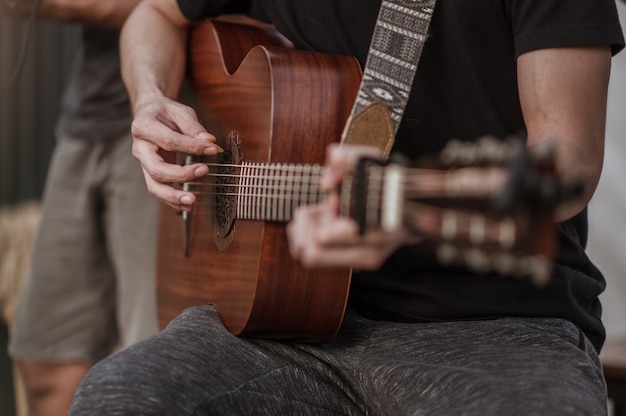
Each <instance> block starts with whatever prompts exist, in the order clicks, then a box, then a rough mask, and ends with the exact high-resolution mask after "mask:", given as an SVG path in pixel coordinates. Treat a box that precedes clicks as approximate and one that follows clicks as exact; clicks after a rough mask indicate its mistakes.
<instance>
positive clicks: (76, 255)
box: [10, 0, 158, 415]
mask: <svg viewBox="0 0 626 416" xmlns="http://www.w3.org/2000/svg"><path fill="white" fill-rule="evenodd" d="M136 4H137V1H134V0H117V1H89V0H87V1H69V2H68V1H57V0H42V1H41V3H40V8H39V11H38V16H39V17H41V18H46V19H55V20H58V21H62V22H68V23H80V24H81V25H82V33H81V42H82V43H81V45H80V48H79V50H78V53H77V56H76V61H75V65H74V66H73V73H72V76H71V79H70V82H69V85H68V87H67V89H66V91H65V94H64V97H63V100H62V103H61V112H60V117H59V119H58V124H57V132H56V133H57V137H56V138H57V143H56V147H55V150H54V153H53V155H52V160H51V164H50V169H49V172H48V176H47V182H46V186H45V191H44V196H43V212H42V219H41V225H40V227H39V230H38V236H37V240H36V243H35V245H34V252H33V256H32V264H31V271H30V275H29V276H28V279H27V281H26V283H25V287H24V291H23V295H22V297H21V300H20V303H19V308H18V311H17V317H16V320H15V326H14V330H13V333H12V336H11V340H10V354H11V356H12V358H13V359H14V360H15V361H16V362H17V363H18V366H19V369H20V373H21V375H22V377H23V380H24V384H25V388H26V392H27V399H28V403H29V408H30V414H32V415H65V414H67V411H68V409H69V405H70V403H71V399H72V397H73V395H74V391H75V389H76V386H77V385H78V383H79V381H80V380H81V378H82V377H83V376H84V374H85V373H86V372H87V371H88V369H89V368H90V367H91V366H92V365H93V364H94V363H95V362H97V361H99V360H100V359H102V358H104V357H106V356H107V355H109V354H110V353H111V352H112V351H113V350H114V348H116V347H126V346H128V345H130V344H132V343H134V342H137V341H139V340H141V339H143V338H146V337H147V336H149V335H151V334H153V333H154V332H156V331H157V319H156V299H155V298H156V296H155V278H154V275H155V266H154V264H155V247H156V246H155V244H156V231H155V227H156V217H157V211H158V204H157V202H156V201H155V199H154V198H152V197H151V196H150V195H149V194H148V193H147V192H146V190H145V185H144V181H143V177H142V173H141V169H140V168H139V165H138V164H137V162H136V160H135V159H133V158H132V156H131V155H130V151H131V142H132V141H131V138H130V122H131V113H130V106H129V99H128V95H127V93H126V90H125V88H124V84H123V83H122V80H121V76H120V62H119V48H118V42H119V30H120V28H121V26H122V23H123V22H124V21H125V19H126V17H127V16H128V14H129V13H130V12H131V10H132V9H133V7H135V5H136ZM12 5H13V6H14V7H15V9H16V10H18V9H19V10H22V11H24V12H27V13H30V11H29V10H28V7H27V6H31V7H32V2H19V1H18V2H12Z"/></svg>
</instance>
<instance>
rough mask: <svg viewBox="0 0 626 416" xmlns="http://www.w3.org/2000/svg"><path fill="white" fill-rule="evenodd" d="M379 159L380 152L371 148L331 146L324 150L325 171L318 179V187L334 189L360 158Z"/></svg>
mask: <svg viewBox="0 0 626 416" xmlns="http://www.w3.org/2000/svg"><path fill="white" fill-rule="evenodd" d="M364 157H369V158H381V157H382V155H381V152H380V150H378V149H377V148H375V147H372V146H357V145H340V144H337V143H335V144H331V145H330V146H328V148H327V150H326V163H325V167H326V168H325V169H324V170H323V171H322V176H321V178H320V187H321V188H322V189H324V190H330V189H334V188H335V187H336V186H337V185H339V184H340V183H341V182H342V181H343V178H344V177H345V176H346V175H347V174H348V173H349V172H351V171H352V170H353V169H354V166H355V165H356V163H357V161H358V160H359V159H361V158H364Z"/></svg>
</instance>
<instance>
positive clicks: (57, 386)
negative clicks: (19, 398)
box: [17, 362, 91, 416]
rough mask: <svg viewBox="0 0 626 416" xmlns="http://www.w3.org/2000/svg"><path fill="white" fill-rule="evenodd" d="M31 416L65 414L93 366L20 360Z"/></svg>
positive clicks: (63, 415) (61, 415) (19, 365)
mask: <svg viewBox="0 0 626 416" xmlns="http://www.w3.org/2000/svg"><path fill="white" fill-rule="evenodd" d="M17 365H18V368H19V371H20V374H21V375H22V378H23V381H24V388H25V391H26V398H27V401H28V409H29V414H30V416H65V415H67V413H68V410H69V408H70V404H71V403H72V398H73V397H74V392H75V391H76V388H77V387H78V384H79V383H80V381H81V380H82V378H83V377H84V375H85V374H86V373H87V371H89V368H90V367H91V366H90V365H89V364H84V363H64V364H48V363H34V362H18V363H17Z"/></svg>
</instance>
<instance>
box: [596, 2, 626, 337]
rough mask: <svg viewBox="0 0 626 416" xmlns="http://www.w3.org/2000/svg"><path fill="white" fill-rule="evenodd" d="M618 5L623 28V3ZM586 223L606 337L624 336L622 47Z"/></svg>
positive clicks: (625, 65) (625, 101) (625, 96)
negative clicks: (603, 283) (602, 280)
mask: <svg viewBox="0 0 626 416" xmlns="http://www.w3.org/2000/svg"><path fill="white" fill-rule="evenodd" d="M617 3H618V4H617V7H618V11H619V13H620V21H621V23H622V28H623V29H624V30H626V3H625V2H623V1H618V2H617ZM589 222H590V234H589V246H588V253H589V255H590V256H591V258H592V259H593V260H594V262H595V263H596V265H597V266H598V267H599V268H600V270H602V271H603V272H604V275H605V277H606V280H607V290H606V291H605V292H604V294H603V295H602V296H601V299H602V302H603V305H604V323H605V325H606V328H607V332H608V334H609V335H610V336H626V51H622V52H620V53H619V54H618V55H617V56H616V57H614V58H613V67H612V69H611V84H610V87H609V108H608V119H607V129H606V149H605V159H604V170H603V173H602V177H601V179H600V184H599V186H598V190H597V191H596V194H595V195H594V197H593V199H592V201H591V204H590V206H589Z"/></svg>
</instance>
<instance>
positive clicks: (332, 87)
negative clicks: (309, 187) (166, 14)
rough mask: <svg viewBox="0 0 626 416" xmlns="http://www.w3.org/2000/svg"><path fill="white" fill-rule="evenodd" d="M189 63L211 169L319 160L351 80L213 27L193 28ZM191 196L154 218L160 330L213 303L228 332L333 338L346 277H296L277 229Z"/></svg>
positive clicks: (336, 68)
mask: <svg viewBox="0 0 626 416" xmlns="http://www.w3.org/2000/svg"><path fill="white" fill-rule="evenodd" d="M255 45H263V46H255ZM189 55H190V62H189V65H190V76H191V80H192V86H193V89H194V91H195V93H196V94H197V97H196V98H197V103H196V109H197V111H198V114H199V116H200V118H201V121H202V122H203V123H205V125H206V126H207V128H208V129H209V131H210V132H211V133H213V134H215V135H216V137H218V143H219V144H220V145H221V146H222V147H223V148H224V149H226V152H225V153H224V154H223V155H219V156H218V159H216V160H217V163H225V164H235V165H238V164H239V163H241V162H250V163H254V162H258V163H307V164H310V163H322V162H323V159H324V155H325V149H326V146H327V145H328V144H329V143H331V142H333V141H337V140H338V139H339V138H340V136H341V132H342V128H343V126H344V125H345V122H346V120H347V118H348V116H349V113H350V110H351V108H352V104H353V102H354V98H355V96H356V93H357V91H358V87H359V83H360V77H361V71H360V67H359V65H358V63H357V61H356V60H354V59H353V58H349V57H344V56H334V55H325V54H319V53H313V52H304V51H297V50H293V49H289V48H288V45H287V44H286V42H285V41H284V40H282V39H281V38H280V36H277V35H276V34H274V33H272V32H271V31H269V30H267V29H259V28H257V27H252V26H245V25H236V24H232V23H224V22H217V21H204V22H202V23H200V24H198V25H197V26H196V27H195V28H194V29H193V31H192V36H191V39H190V53H189ZM219 158H221V159H219ZM210 170H214V168H213V167H210ZM199 189H205V190H206V189H212V188H211V187H210V186H208V187H207V188H199ZM192 190H193V189H192ZM197 195H198V202H197V204H196V207H195V208H194V211H193V212H192V213H191V215H189V216H187V219H186V221H182V219H181V218H182V217H181V215H177V214H176V213H175V212H174V211H173V210H172V209H171V208H169V207H166V206H163V207H162V209H161V214H160V224H159V232H160V234H159V241H158V260H157V273H158V275H157V298H158V300H157V302H158V311H159V321H160V324H161V326H165V325H166V324H167V323H168V322H169V321H170V320H171V319H172V318H174V317H175V316H177V315H178V314H180V313H181V312H182V311H183V310H184V309H185V308H186V307H189V306H193V305H203V304H207V303H213V304H215V306H216V308H217V310H218V311H219V313H220V316H221V318H222V320H223V322H224V324H225V326H226V327H227V328H228V330H229V331H230V332H232V333H233V334H236V335H240V336H254V337H263V338H273V339H294V340H300V341H306V342H325V341H329V340H331V339H332V338H333V337H334V336H335V334H336V333H337V331H338V329H339V326H340V324H341V321H342V319H343V314H344V311H345V307H346V300H347V296H348V290H349V286H350V275H351V271H350V270H349V269H331V268H328V269H326V268H324V269H308V268H304V267H302V266H301V265H300V264H299V263H298V262H296V261H294V260H293V259H292V258H291V256H290V255H289V250H288V243H287V239H286V233H285V225H286V224H285V223H284V222H270V221H254V220H241V219H238V218H235V214H234V212H235V211H236V207H235V206H233V205H236V203H237V202H236V199H234V198H233V199H228V200H220V199H216V198H215V197H214V196H212V194H211V192H206V193H203V192H198V193H197ZM186 246H187V248H186V249H185V247H186ZM185 251H186V253H185Z"/></svg>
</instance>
